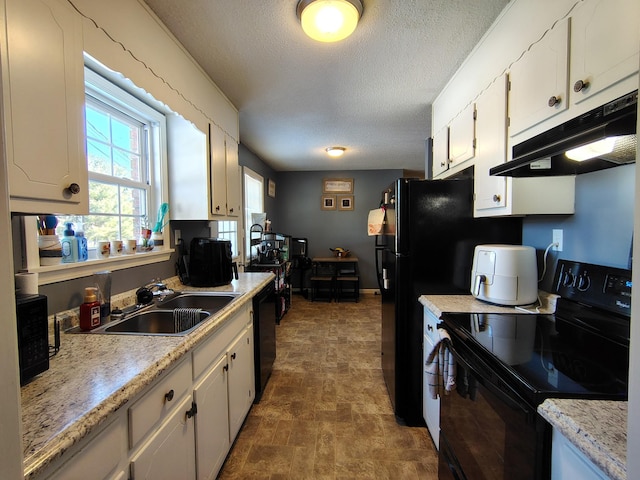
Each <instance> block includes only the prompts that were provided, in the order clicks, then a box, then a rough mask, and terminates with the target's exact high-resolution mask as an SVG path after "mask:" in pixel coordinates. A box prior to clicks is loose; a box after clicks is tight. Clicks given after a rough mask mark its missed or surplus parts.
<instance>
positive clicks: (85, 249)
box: [76, 223, 89, 262]
mask: <svg viewBox="0 0 640 480" xmlns="http://www.w3.org/2000/svg"><path fill="white" fill-rule="evenodd" d="M76 240H77V241H78V261H79V262H84V261H86V260H88V259H89V246H88V244H87V238H86V237H85V236H84V225H82V223H79V224H78V228H76Z"/></svg>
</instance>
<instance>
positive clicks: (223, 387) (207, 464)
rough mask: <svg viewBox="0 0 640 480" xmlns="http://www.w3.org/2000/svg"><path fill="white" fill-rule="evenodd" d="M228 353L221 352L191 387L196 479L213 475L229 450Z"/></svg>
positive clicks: (210, 477)
mask: <svg viewBox="0 0 640 480" xmlns="http://www.w3.org/2000/svg"><path fill="white" fill-rule="evenodd" d="M228 368H229V367H228V362H227V356H226V354H225V355H222V356H221V357H220V358H219V359H218V361H217V362H216V363H215V364H214V366H213V367H211V369H210V370H209V372H208V373H206V374H205V376H204V377H203V379H202V380H201V381H200V382H199V383H198V384H197V385H196V386H195V387H194V389H193V399H194V401H195V402H196V404H197V405H198V414H197V415H196V465H197V467H196V469H197V472H198V480H205V479H213V478H216V475H217V474H218V471H219V470H220V467H222V463H223V462H224V459H225V457H226V456H227V452H228V451H229V447H230V445H231V444H230V442H229V403H228V399H227V375H226V373H225V371H226V370H227V369H228Z"/></svg>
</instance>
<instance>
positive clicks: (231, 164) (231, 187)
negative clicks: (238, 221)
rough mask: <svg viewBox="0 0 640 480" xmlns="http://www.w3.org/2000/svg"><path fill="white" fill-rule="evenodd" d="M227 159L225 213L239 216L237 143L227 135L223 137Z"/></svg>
mask: <svg viewBox="0 0 640 480" xmlns="http://www.w3.org/2000/svg"><path fill="white" fill-rule="evenodd" d="M225 147H226V159H227V162H226V164H227V170H226V172H227V215H228V216H230V217H239V216H240V213H241V212H242V193H241V192H242V185H241V184H240V166H239V164H238V144H237V143H236V141H235V140H234V139H233V138H231V137H230V136H229V135H227V136H226V139H225Z"/></svg>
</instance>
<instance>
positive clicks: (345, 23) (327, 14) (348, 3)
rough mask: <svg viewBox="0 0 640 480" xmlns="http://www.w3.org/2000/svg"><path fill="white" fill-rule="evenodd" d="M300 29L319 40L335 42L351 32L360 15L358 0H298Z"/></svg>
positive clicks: (359, 2)
mask: <svg viewBox="0 0 640 480" xmlns="http://www.w3.org/2000/svg"><path fill="white" fill-rule="evenodd" d="M296 13H297V15H298V18H299V19H300V23H301V24H302V30H304V33H306V34H307V35H308V36H309V37H311V38H313V39H314V40H318V41H319V42H337V41H339V40H343V39H345V38H347V37H348V36H349V35H351V34H352V33H353V31H354V30H355V29H356V26H357V25H358V20H360V16H361V15H362V2H361V1H360V0H300V1H299V2H298V7H297V9H296Z"/></svg>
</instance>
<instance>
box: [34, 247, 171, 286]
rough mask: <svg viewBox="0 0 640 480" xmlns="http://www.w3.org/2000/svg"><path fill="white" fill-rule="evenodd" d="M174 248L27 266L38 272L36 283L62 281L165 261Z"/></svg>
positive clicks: (45, 283) (44, 283)
mask: <svg viewBox="0 0 640 480" xmlns="http://www.w3.org/2000/svg"><path fill="white" fill-rule="evenodd" d="M174 251H175V250H174V249H173V248H164V249H162V250H152V251H150V252H144V253H136V254H133V255H121V256H118V257H109V258H105V259H99V260H98V259H90V260H87V261H86V262H76V263H64V264H60V265H50V266H38V267H32V268H29V269H28V271H29V272H33V273H37V274H38V284H39V285H47V284H49V283H55V282H63V281H65V280H72V279H74V278H80V277H88V276H90V275H93V274H94V273H95V272H97V271H100V270H111V271H114V270H123V269H125V268H131V267H139V266H142V265H148V264H151V263H158V262H166V261H167V260H169V258H170V257H171V254H172V253H173V252H174Z"/></svg>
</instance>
